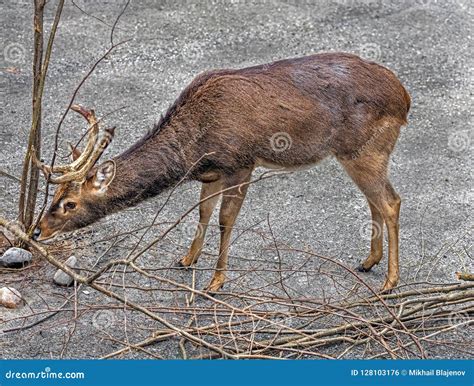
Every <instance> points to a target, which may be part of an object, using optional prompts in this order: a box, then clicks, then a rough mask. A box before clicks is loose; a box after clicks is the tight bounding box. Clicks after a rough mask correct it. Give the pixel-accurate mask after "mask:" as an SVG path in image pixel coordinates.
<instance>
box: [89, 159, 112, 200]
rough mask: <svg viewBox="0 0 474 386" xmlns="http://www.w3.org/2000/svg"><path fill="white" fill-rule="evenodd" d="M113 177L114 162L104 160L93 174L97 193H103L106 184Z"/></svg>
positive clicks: (105, 189)
mask: <svg viewBox="0 0 474 386" xmlns="http://www.w3.org/2000/svg"><path fill="white" fill-rule="evenodd" d="M114 177H115V162H114V161H106V162H104V163H103V164H101V165H99V166H98V167H97V170H96V172H95V175H94V177H93V185H94V188H95V189H97V191H98V193H105V192H106V191H107V188H108V186H109V185H110V183H111V182H112V181H113V179H114Z"/></svg>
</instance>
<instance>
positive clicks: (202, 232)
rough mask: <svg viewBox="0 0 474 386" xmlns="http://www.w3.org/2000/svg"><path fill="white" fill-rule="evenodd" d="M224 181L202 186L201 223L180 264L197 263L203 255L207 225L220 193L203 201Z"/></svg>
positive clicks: (219, 187)
mask: <svg viewBox="0 0 474 386" xmlns="http://www.w3.org/2000/svg"><path fill="white" fill-rule="evenodd" d="M221 186H222V183H221V181H220V180H218V181H215V182H209V183H203V184H202V187H201V201H202V202H201V204H200V205H199V224H198V227H197V229H196V233H195V235H194V240H193V242H192V244H191V248H189V251H188V253H187V255H186V256H184V257H183V258H182V259H181V261H180V264H181V265H182V266H183V267H189V266H191V265H193V264H195V263H196V262H197V260H198V258H199V256H200V255H201V252H202V246H203V244H204V239H205V236H206V231H207V227H208V225H209V220H210V219H211V216H212V212H213V211H214V208H215V207H216V204H217V201H219V197H220V194H216V195H215V196H213V197H211V198H209V199H207V200H205V201H203V200H204V199H206V198H207V197H209V196H211V195H213V194H215V193H217V192H219V191H220V190H221Z"/></svg>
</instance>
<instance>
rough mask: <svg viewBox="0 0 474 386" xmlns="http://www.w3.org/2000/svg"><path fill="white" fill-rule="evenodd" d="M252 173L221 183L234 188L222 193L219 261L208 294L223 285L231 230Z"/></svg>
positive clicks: (225, 187) (230, 177)
mask: <svg viewBox="0 0 474 386" xmlns="http://www.w3.org/2000/svg"><path fill="white" fill-rule="evenodd" d="M252 171H253V168H251V169H244V170H241V171H239V172H237V173H235V174H233V175H232V176H229V177H227V178H225V179H224V181H223V186H222V188H223V189H227V188H230V187H232V186H235V187H234V188H232V189H229V190H227V191H225V192H224V193H222V204H221V210H220V213H219V227H220V232H221V241H220V247H219V259H218V261H217V266H216V270H215V272H214V275H213V277H212V279H211V282H210V283H209V285H208V286H207V287H206V291H208V292H216V291H218V290H219V289H220V288H221V287H222V286H223V285H224V282H225V272H226V270H227V260H228V256H229V246H230V237H231V234H232V228H233V226H234V224H235V220H236V219H237V216H238V214H239V211H240V208H241V207H242V203H243V202H244V199H245V195H246V194H247V190H248V182H249V181H250V177H251V175H252ZM240 184H243V185H240Z"/></svg>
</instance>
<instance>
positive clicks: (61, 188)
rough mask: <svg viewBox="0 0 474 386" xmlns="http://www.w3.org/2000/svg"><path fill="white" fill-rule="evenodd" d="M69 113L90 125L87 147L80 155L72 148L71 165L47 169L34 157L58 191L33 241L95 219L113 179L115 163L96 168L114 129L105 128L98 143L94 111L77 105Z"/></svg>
mask: <svg viewBox="0 0 474 386" xmlns="http://www.w3.org/2000/svg"><path fill="white" fill-rule="evenodd" d="M71 109H72V110H73V111H75V112H77V113H79V114H81V115H82V116H83V117H84V118H85V119H86V120H87V122H88V123H89V128H88V137H87V144H86V146H85V148H84V151H83V152H82V153H81V152H80V151H79V150H78V149H77V148H74V147H73V146H72V145H71V151H72V152H71V154H72V155H71V157H72V160H71V163H70V164H68V165H58V166H53V167H51V166H49V165H45V164H44V163H43V162H41V161H39V160H38V159H37V157H36V156H35V155H33V161H34V162H35V164H36V166H37V167H38V168H39V169H40V170H42V172H43V174H44V175H45V177H46V179H47V180H48V181H49V183H51V184H57V185H58V187H57V189H56V191H55V193H54V196H53V200H52V202H51V205H50V207H49V208H48V210H47V211H46V212H45V213H44V215H43V217H42V218H41V220H40V221H39V223H38V227H37V228H36V229H35V231H34V234H33V238H34V239H35V240H38V241H44V240H47V239H50V238H52V237H54V236H56V235H57V234H59V233H62V232H67V231H72V230H75V229H78V228H82V227H84V226H86V225H88V224H90V223H92V222H94V221H95V220H96V219H97V218H98V217H101V216H99V215H98V213H97V212H98V210H99V208H100V201H101V200H103V198H104V196H105V194H106V192H107V189H108V187H109V185H110V183H111V182H112V181H113V179H114V177H115V162H114V161H106V162H104V163H102V164H100V165H99V166H95V164H96V163H97V161H98V160H99V158H100V156H101V155H102V153H103V152H104V150H105V149H106V148H107V146H108V145H109V144H110V142H111V141H112V139H113V136H114V128H107V129H105V131H104V134H103V137H102V138H101V139H100V141H99V140H98V134H99V122H98V120H97V119H96V116H95V113H94V111H93V110H90V111H88V110H86V109H84V108H82V107H81V106H78V105H73V106H72V107H71Z"/></svg>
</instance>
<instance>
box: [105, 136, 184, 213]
mask: <svg viewBox="0 0 474 386" xmlns="http://www.w3.org/2000/svg"><path fill="white" fill-rule="evenodd" d="M179 149H180V145H179V142H178V141H177V140H176V135H174V133H173V132H172V131H171V130H169V131H168V132H167V133H162V134H160V135H156V136H153V135H151V136H147V137H144V138H143V139H142V140H140V141H138V142H137V143H135V144H134V145H132V146H131V147H130V148H129V149H128V150H126V151H125V152H124V153H122V154H120V155H119V156H117V157H115V158H114V159H113V160H114V161H115V165H116V172H115V173H116V174H115V178H114V180H113V181H112V182H111V184H110V185H109V188H108V190H107V194H106V196H107V201H108V202H109V204H110V205H111V206H112V208H111V210H112V211H114V210H118V209H121V208H124V207H129V206H133V205H135V204H137V203H139V202H141V201H143V200H146V199H147V198H151V197H154V196H156V195H158V194H160V193H161V192H163V191H165V190H166V189H168V188H170V187H172V186H175V185H176V184H178V183H179V182H180V181H182V180H183V178H184V177H185V176H186V172H187V168H186V162H185V160H184V156H183V154H182V153H181V152H180V150H179Z"/></svg>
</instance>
